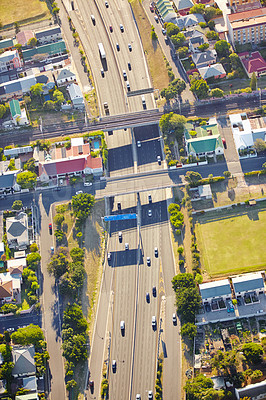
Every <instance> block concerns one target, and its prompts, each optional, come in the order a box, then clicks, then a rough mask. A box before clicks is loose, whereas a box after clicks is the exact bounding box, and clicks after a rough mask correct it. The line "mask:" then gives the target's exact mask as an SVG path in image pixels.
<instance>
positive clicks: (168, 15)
mask: <svg viewBox="0 0 266 400" xmlns="http://www.w3.org/2000/svg"><path fill="white" fill-rule="evenodd" d="M156 7H157V9H158V11H159V13H160V15H161V16H162V19H163V20H164V22H171V20H172V19H173V18H175V17H176V12H175V10H174V9H173V6H172V4H171V2H170V1H169V0H158V1H157V3H156Z"/></svg>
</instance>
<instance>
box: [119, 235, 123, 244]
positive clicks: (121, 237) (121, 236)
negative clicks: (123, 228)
mask: <svg viewBox="0 0 266 400" xmlns="http://www.w3.org/2000/svg"><path fill="white" fill-rule="evenodd" d="M118 238H119V242H120V243H121V242H122V240H123V235H122V232H119V233H118Z"/></svg>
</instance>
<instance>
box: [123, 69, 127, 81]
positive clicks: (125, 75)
mask: <svg viewBox="0 0 266 400" xmlns="http://www.w3.org/2000/svg"><path fill="white" fill-rule="evenodd" d="M123 78H124V79H125V81H126V80H127V73H126V71H125V70H124V69H123Z"/></svg>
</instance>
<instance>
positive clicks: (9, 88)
mask: <svg viewBox="0 0 266 400" xmlns="http://www.w3.org/2000/svg"><path fill="white" fill-rule="evenodd" d="M3 86H4V89H5V93H7V94H8V93H15V92H20V91H21V90H22V87H21V84H20V82H18V81H14V82H8V83H6V84H4V85H3Z"/></svg>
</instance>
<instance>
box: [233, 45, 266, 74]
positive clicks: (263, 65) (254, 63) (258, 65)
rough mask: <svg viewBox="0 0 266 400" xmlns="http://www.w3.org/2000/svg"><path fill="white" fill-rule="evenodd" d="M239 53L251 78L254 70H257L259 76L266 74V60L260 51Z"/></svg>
mask: <svg viewBox="0 0 266 400" xmlns="http://www.w3.org/2000/svg"><path fill="white" fill-rule="evenodd" d="M238 55H239V58H240V61H241V63H242V65H243V67H244V69H245V71H246V73H247V75H248V77H249V78H251V76H252V74H253V72H255V74H256V76H257V77H259V76H260V75H265V73H266V61H265V60H264V58H263V57H262V55H261V54H260V52H259V51H253V52H252V53H249V52H245V53H240V54H238Z"/></svg>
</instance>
